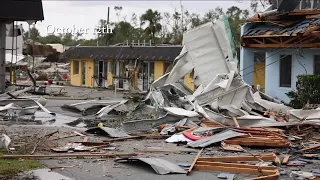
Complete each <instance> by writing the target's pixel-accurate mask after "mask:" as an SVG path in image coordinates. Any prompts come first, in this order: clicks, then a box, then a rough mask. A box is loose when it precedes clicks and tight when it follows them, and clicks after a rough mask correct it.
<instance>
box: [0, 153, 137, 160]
mask: <svg viewBox="0 0 320 180" xmlns="http://www.w3.org/2000/svg"><path fill="white" fill-rule="evenodd" d="M97 156H101V157H117V156H137V154H135V153H123V154H50V155H3V156H0V159H17V158H22V159H37V158H70V157H97Z"/></svg>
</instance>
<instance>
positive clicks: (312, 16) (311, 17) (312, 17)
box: [306, 14, 320, 19]
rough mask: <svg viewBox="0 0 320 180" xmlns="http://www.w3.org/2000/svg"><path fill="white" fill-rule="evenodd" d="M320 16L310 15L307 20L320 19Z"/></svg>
mask: <svg viewBox="0 0 320 180" xmlns="http://www.w3.org/2000/svg"><path fill="white" fill-rule="evenodd" d="M319 17H320V14H315V15H308V16H306V19H315V18H319Z"/></svg>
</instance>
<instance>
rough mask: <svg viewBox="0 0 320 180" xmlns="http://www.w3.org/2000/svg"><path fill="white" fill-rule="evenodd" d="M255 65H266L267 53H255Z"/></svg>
mask: <svg viewBox="0 0 320 180" xmlns="http://www.w3.org/2000/svg"><path fill="white" fill-rule="evenodd" d="M253 58H254V63H264V62H265V60H266V53H265V52H254V54H253Z"/></svg>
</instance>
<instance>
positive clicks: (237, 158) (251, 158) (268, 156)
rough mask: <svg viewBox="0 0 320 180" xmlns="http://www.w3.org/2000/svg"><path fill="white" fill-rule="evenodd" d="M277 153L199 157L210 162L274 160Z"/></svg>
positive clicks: (200, 159)
mask: <svg viewBox="0 0 320 180" xmlns="http://www.w3.org/2000/svg"><path fill="white" fill-rule="evenodd" d="M276 157H277V155H275V154H274V153H271V154H256V155H254V156H226V157H199V159H198V160H199V161H209V162H238V161H260V159H261V160H263V161H274V160H275V158H276Z"/></svg>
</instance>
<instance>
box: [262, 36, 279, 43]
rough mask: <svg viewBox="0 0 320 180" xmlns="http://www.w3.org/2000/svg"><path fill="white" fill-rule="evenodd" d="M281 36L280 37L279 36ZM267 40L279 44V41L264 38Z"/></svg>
mask: <svg viewBox="0 0 320 180" xmlns="http://www.w3.org/2000/svg"><path fill="white" fill-rule="evenodd" d="M280 38H281V37H280ZM265 39H266V40H268V41H271V42H274V43H276V44H281V42H279V41H276V40H274V39H273V38H265Z"/></svg>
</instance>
